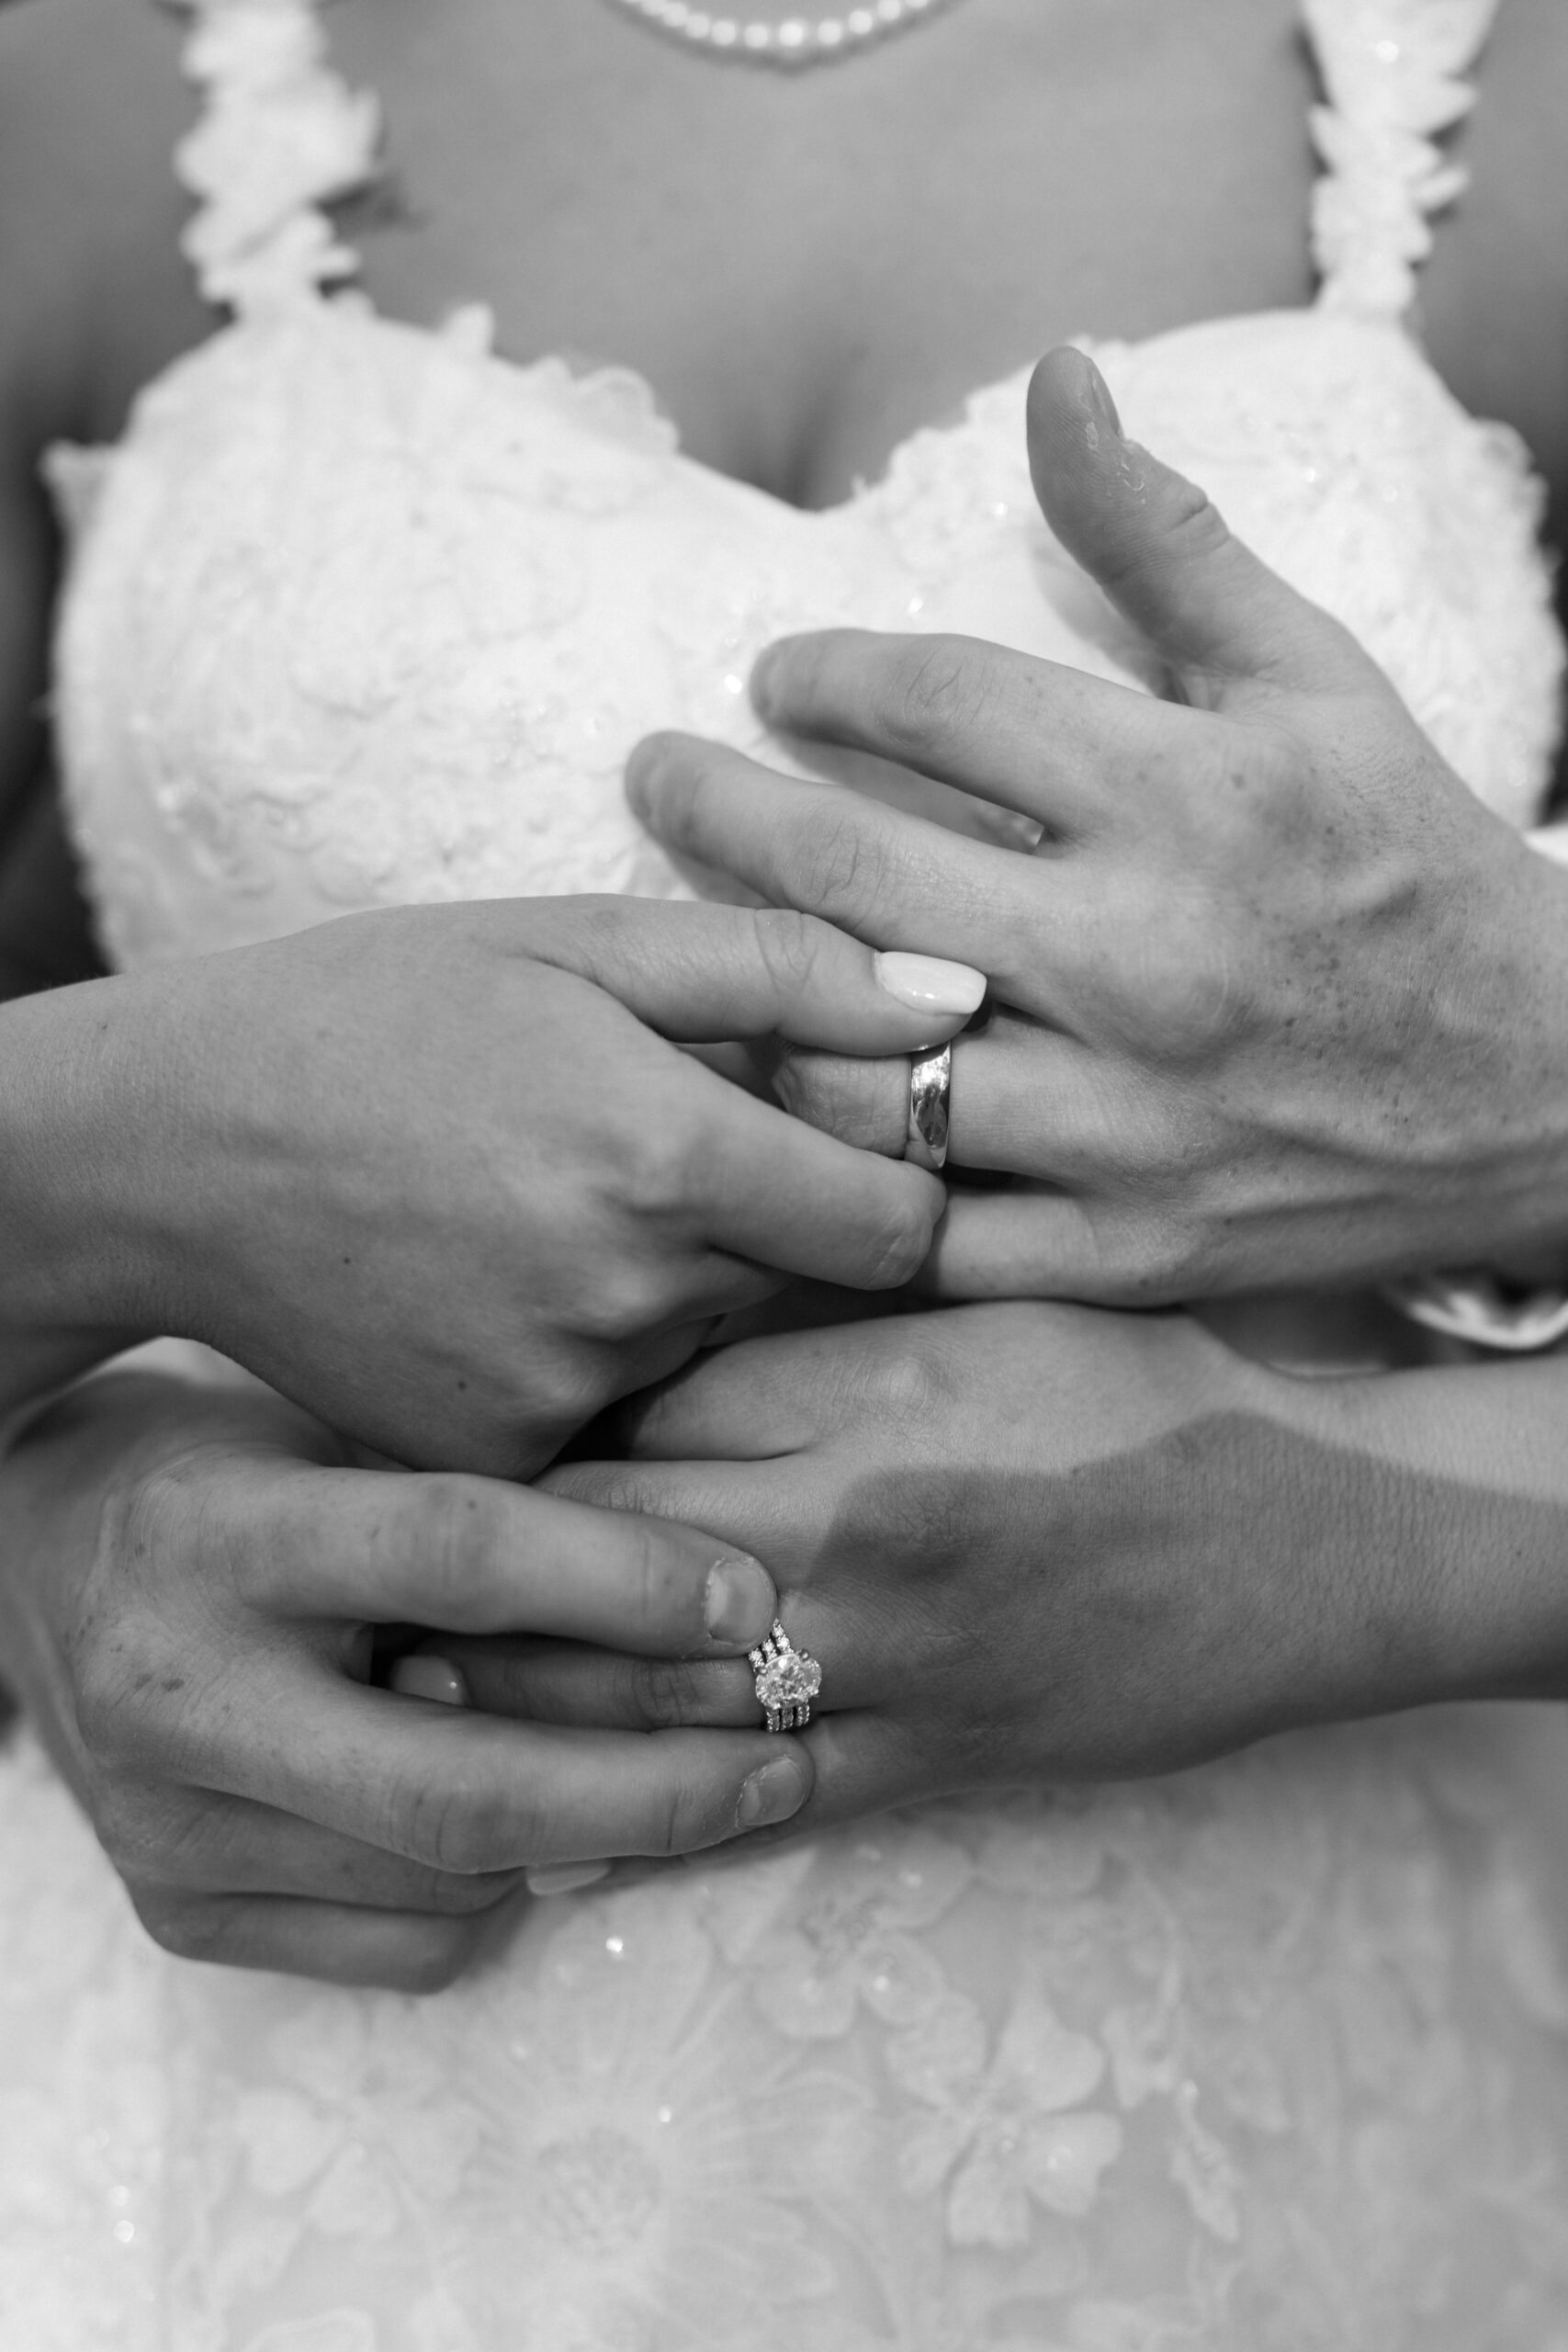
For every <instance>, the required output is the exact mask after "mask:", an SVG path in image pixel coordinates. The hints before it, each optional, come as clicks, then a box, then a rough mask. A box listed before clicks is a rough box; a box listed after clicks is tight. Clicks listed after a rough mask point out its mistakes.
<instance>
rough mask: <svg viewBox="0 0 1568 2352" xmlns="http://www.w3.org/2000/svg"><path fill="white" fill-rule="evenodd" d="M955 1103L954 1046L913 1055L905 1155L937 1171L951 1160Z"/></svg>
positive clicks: (934, 1171)
mask: <svg viewBox="0 0 1568 2352" xmlns="http://www.w3.org/2000/svg"><path fill="white" fill-rule="evenodd" d="M952 1105H953V1047H952V1046H951V1045H947V1046H939V1047H938V1048H937V1050H936V1052H935V1053H934V1054H913V1055H911V1056H910V1057H909V1131H908V1137H907V1139H906V1141H905V1145H904V1157H905V1159H912V1160H913V1161H914V1162H915V1164H916V1166H917V1167H919V1168H929V1169H930V1170H931V1173H932V1175H935V1174H936V1173H937V1171H938V1170H940V1169H942V1168H943V1167H945V1166H946V1164H947V1122H948V1114H949V1112H950V1110H951V1109H952Z"/></svg>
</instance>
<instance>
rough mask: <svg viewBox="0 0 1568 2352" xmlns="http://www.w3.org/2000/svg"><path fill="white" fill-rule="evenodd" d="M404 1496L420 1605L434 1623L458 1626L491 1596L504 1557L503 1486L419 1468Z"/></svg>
mask: <svg viewBox="0 0 1568 2352" xmlns="http://www.w3.org/2000/svg"><path fill="white" fill-rule="evenodd" d="M411 1484H412V1485H413V1486H414V1492H413V1493H412V1496H407V1497H405V1498H403V1499H404V1501H405V1505H406V1508H407V1509H408V1510H410V1512H411V1514H412V1521H411V1523H410V1524H409V1525H408V1527H407V1530H406V1533H407V1539H408V1541H409V1544H410V1545H411V1549H412V1553H413V1555H414V1557H415V1558H416V1560H417V1564H418V1566H417V1573H418V1577H419V1590H420V1599H421V1606H422V1608H423V1609H426V1610H428V1611H429V1612H430V1614H431V1617H432V1620H433V1622H434V1623H438V1624H442V1625H448V1626H452V1627H453V1628H454V1629H457V1628H458V1627H460V1626H461V1625H462V1623H463V1622H464V1619H465V1617H466V1616H467V1615H468V1613H469V1612H470V1611H473V1610H475V1609H477V1608H479V1607H480V1606H482V1604H483V1603H484V1601H485V1600H487V1599H488V1598H489V1597H490V1596H491V1592H492V1590H493V1587H494V1584H495V1580H496V1577H497V1572H498V1568H499V1565H500V1563H501V1561H502V1558H503V1557H504V1556H505V1554H506V1550H507V1538H508V1534H509V1532H510V1525H511V1514H510V1512H509V1510H507V1509H506V1507H505V1503H504V1499H503V1495H504V1490H502V1489H498V1488H497V1487H493V1486H491V1484H489V1483H488V1482H487V1481H485V1480H483V1479H479V1478H470V1477H467V1476H463V1475H461V1474H460V1473H457V1472H446V1471H426V1472H422V1473H421V1474H420V1476H419V1477H418V1479H417V1482H411Z"/></svg>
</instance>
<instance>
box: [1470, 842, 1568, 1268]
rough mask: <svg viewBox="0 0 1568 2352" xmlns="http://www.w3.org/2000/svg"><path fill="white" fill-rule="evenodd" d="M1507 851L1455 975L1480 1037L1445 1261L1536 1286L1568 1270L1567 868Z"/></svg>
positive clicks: (1517, 848) (1509, 847) (1508, 847)
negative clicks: (1460, 1185)
mask: <svg viewBox="0 0 1568 2352" xmlns="http://www.w3.org/2000/svg"><path fill="white" fill-rule="evenodd" d="M1498 831H1501V829H1500V828H1499V829H1498ZM1494 839H1495V840H1496V835H1494ZM1498 846H1499V848H1500V852H1501V854H1500V858H1499V863H1498V868H1497V873H1496V877H1495V883H1496V887H1495V888H1493V889H1491V890H1488V891H1485V892H1483V893H1478V894H1477V901H1478V905H1479V907H1480V908H1481V909H1483V910H1484V911H1483V912H1478V913H1476V914H1475V915H1474V916H1473V917H1470V916H1467V918H1466V926H1467V932H1468V939H1467V946H1468V950H1469V953H1468V956H1466V958H1465V963H1466V964H1468V967H1469V970H1468V974H1467V973H1466V971H1465V968H1464V966H1463V965H1461V967H1460V968H1459V970H1458V973H1457V976H1456V977H1455V978H1452V979H1450V982H1449V988H1450V994H1454V993H1460V992H1462V994H1461V1003H1462V1001H1463V999H1464V998H1468V999H1469V1000H1470V1002H1469V1005H1468V1007H1466V1008H1465V1009H1466V1011H1467V1012H1468V1017H1469V1022H1470V1026H1471V1034H1472V1041H1473V1042H1472V1046H1471V1049H1470V1054H1469V1057H1468V1059H1469V1063H1470V1070H1469V1076H1468V1080H1465V1078H1464V1076H1463V1074H1462V1073H1461V1085H1463V1086H1464V1091H1465V1092H1466V1095H1467V1097H1468V1100H1467V1101H1466V1103H1464V1104H1463V1105H1462V1106H1461V1110H1462V1112H1464V1113H1468V1117H1467V1118H1462V1119H1461V1124H1463V1125H1468V1126H1469V1129H1470V1145H1469V1149H1468V1152H1467V1154H1466V1159H1467V1162H1468V1165H1467V1167H1466V1168H1465V1170H1463V1171H1462V1172H1463V1174H1464V1175H1465V1177H1466V1178H1467V1179H1468V1180H1469V1181H1468V1182H1466V1186H1465V1191H1464V1193H1463V1195H1462V1196H1461V1199H1460V1200H1459V1201H1458V1203H1457V1204H1456V1218H1455V1223H1456V1231H1457V1234H1458V1236H1459V1237H1460V1238H1458V1240H1457V1242H1456V1246H1455V1249H1454V1250H1453V1251H1452V1252H1451V1253H1450V1257H1449V1261H1448V1262H1450V1264H1452V1265H1455V1266H1459V1265H1472V1266H1473V1265H1485V1266H1486V1267H1488V1268H1489V1269H1491V1270H1492V1271H1493V1272H1495V1273H1496V1274H1497V1275H1499V1276H1500V1277H1501V1278H1502V1279H1503V1281H1504V1282H1505V1283H1507V1284H1508V1285H1510V1286H1516V1287H1518V1288H1520V1289H1529V1288H1532V1287H1534V1286H1536V1285H1538V1284H1543V1283H1551V1282H1554V1281H1557V1280H1560V1279H1562V1278H1564V1277H1568V867H1564V866H1563V865H1561V864H1559V863H1556V862H1555V861H1553V860H1551V859H1550V858H1547V857H1545V856H1542V855H1541V854H1539V853H1538V852H1537V851H1536V850H1534V849H1532V848H1531V847H1530V846H1529V843H1528V842H1525V841H1523V840H1521V839H1520V838H1519V837H1518V836H1517V835H1515V834H1511V833H1510V834H1506V836H1505V837H1504V838H1503V840H1502V841H1501V842H1499V844H1498Z"/></svg>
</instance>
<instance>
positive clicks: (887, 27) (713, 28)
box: [614, 0, 952, 66]
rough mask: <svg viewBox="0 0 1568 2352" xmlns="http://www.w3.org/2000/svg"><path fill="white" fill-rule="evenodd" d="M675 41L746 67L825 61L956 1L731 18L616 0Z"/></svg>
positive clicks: (683, 5) (881, 2) (686, 1)
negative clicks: (836, 12) (772, 17)
mask: <svg viewBox="0 0 1568 2352" xmlns="http://www.w3.org/2000/svg"><path fill="white" fill-rule="evenodd" d="M614 5H615V6H617V7H619V8H621V9H624V10H625V12H626V15H627V16H631V17H640V19H641V20H642V22H643V23H644V24H646V25H651V26H653V27H654V28H655V29H656V30H657V31H659V32H662V33H668V34H669V35H670V36H671V39H672V40H680V41H684V42H685V43H686V44H687V45H688V47H690V48H693V49H700V50H703V51H706V52H708V53H709V54H711V55H713V56H715V57H731V58H734V59H735V60H736V61H737V62H738V63H741V64H747V65H784V66H801V65H825V64H828V63H829V62H831V61H832V60H834V59H836V58H840V57H851V56H852V55H853V54H854V52H855V51H857V50H861V49H868V48H870V47H871V45H872V43H873V42H874V41H879V40H886V39H887V37H888V35H889V34H890V33H897V32H905V31H908V29H909V28H911V27H913V26H915V25H918V24H922V23H924V22H926V20H927V19H928V18H930V17H935V16H938V15H940V13H941V12H942V9H943V8H946V7H949V6H952V0H865V5H864V6H863V7H858V8H847V9H846V10H845V11H844V13H843V15H842V16H839V17H782V18H780V19H779V20H778V22H776V23H770V22H769V21H768V19H767V18H766V17H731V16H727V15H725V14H723V13H722V11H720V10H716V9H714V8H708V7H694V6H691V5H690V0H614Z"/></svg>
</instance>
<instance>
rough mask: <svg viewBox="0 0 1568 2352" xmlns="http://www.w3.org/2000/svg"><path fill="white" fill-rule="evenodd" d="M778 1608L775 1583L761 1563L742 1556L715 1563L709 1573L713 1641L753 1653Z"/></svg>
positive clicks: (709, 1636) (710, 1620)
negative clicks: (727, 1643) (753, 1646)
mask: <svg viewBox="0 0 1568 2352" xmlns="http://www.w3.org/2000/svg"><path fill="white" fill-rule="evenodd" d="M778 1605H779V1600H778V1595H777V1593H776V1592H775V1591H774V1590H773V1578H772V1577H771V1576H770V1575H769V1574H768V1572H767V1570H766V1568H764V1567H763V1566H761V1562H760V1561H757V1560H750V1559H748V1558H747V1557H746V1556H745V1555H744V1554H743V1553H742V1554H740V1555H739V1556H737V1557H736V1558H734V1559H729V1560H717V1561H716V1562H715V1563H714V1565H713V1566H712V1567H711V1568H710V1569H709V1570H708V1587H707V1626H708V1639H709V1640H710V1641H713V1642H731V1643H733V1644H735V1645H737V1647H739V1648H740V1649H750V1646H751V1645H752V1643H753V1642H760V1641H761V1640H762V1639H763V1637H764V1635H765V1634H766V1633H767V1631H768V1628H769V1626H770V1625H771V1624H772V1623H773V1611H774V1610H775V1609H776V1608H777V1607H778Z"/></svg>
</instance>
